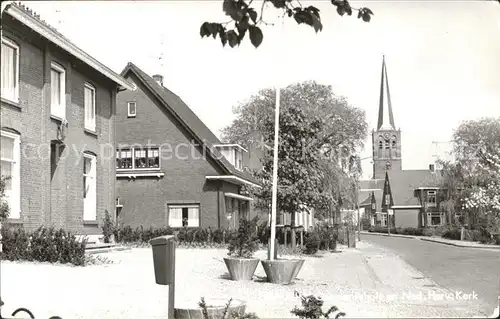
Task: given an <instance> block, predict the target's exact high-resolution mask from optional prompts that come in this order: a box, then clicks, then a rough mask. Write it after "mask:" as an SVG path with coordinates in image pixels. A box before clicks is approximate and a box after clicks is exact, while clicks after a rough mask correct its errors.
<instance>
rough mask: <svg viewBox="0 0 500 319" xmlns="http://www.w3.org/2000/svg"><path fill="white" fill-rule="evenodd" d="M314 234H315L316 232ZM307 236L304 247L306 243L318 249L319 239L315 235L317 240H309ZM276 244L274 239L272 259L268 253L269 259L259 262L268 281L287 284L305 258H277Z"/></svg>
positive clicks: (292, 278) (297, 272)
mask: <svg viewBox="0 0 500 319" xmlns="http://www.w3.org/2000/svg"><path fill="white" fill-rule="evenodd" d="M314 234H315V235H317V234H316V233H314ZM309 236H310V235H307V236H306V247H307V245H308V244H309V245H310V246H311V245H312V246H314V247H310V249H312V250H313V251H314V253H315V252H316V251H317V250H318V249H319V244H320V240H319V238H316V237H315V239H317V240H312V241H311V240H310V237H309ZM311 243H312V244H311ZM277 246H278V241H277V240H276V244H275V250H274V258H273V260H271V259H270V257H271V255H270V254H269V259H267V260H261V261H260V262H261V263H262V268H264V272H265V273H266V277H267V281H268V282H271V283H274V284H281V285H289V284H291V283H292V282H293V281H294V280H295V278H296V277H297V275H298V274H299V271H300V269H302V266H303V265H304V262H305V259H298V258H277ZM306 250H307V248H306ZM311 253H312V252H311Z"/></svg>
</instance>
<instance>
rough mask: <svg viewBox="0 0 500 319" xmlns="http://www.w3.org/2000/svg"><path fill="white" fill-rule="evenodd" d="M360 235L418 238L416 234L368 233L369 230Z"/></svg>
mask: <svg viewBox="0 0 500 319" xmlns="http://www.w3.org/2000/svg"><path fill="white" fill-rule="evenodd" d="M361 234H362V235H374V236H386V237H399V238H407V239H418V237H417V236H410V235H399V234H390V235H389V234H384V233H370V232H367V231H365V232H363V231H362V232H361Z"/></svg>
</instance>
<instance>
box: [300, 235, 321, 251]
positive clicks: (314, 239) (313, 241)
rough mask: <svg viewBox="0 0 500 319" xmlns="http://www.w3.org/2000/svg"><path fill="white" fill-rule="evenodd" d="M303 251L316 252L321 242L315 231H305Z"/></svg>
mask: <svg viewBox="0 0 500 319" xmlns="http://www.w3.org/2000/svg"><path fill="white" fill-rule="evenodd" d="M304 241H305V243H304V246H305V248H304V253H305V254H308V255H314V254H315V253H317V252H318V250H319V246H320V244H321V237H320V235H319V233H318V232H317V231H314V230H313V231H311V232H308V233H306V236H305V238H304Z"/></svg>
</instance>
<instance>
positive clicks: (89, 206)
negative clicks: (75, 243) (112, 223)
mask: <svg viewBox="0 0 500 319" xmlns="http://www.w3.org/2000/svg"><path fill="white" fill-rule="evenodd" d="M83 158H84V161H83V164H82V165H83V169H84V171H83V177H84V178H85V184H84V187H87V181H88V180H89V179H90V180H91V182H92V184H91V187H92V186H93V188H92V189H91V190H90V191H89V192H86V191H85V189H84V190H83V194H84V197H83V221H84V222H86V221H97V157H96V156H95V155H93V154H89V153H83ZM85 159H90V162H91V169H90V172H89V174H85ZM89 194H90V197H89ZM85 195H86V196H85Z"/></svg>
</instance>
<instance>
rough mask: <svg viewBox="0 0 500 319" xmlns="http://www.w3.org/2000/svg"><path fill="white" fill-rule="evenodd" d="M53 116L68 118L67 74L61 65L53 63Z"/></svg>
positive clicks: (51, 72)
mask: <svg viewBox="0 0 500 319" xmlns="http://www.w3.org/2000/svg"><path fill="white" fill-rule="evenodd" d="M50 90H51V91H50V99H51V100H50V101H51V103H50V105H51V108H50V110H51V114H52V115H54V116H57V117H59V118H61V119H64V118H66V101H65V100H66V72H65V71H64V68H62V67H61V66H60V65H58V64H56V63H54V62H52V64H51V70H50Z"/></svg>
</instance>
